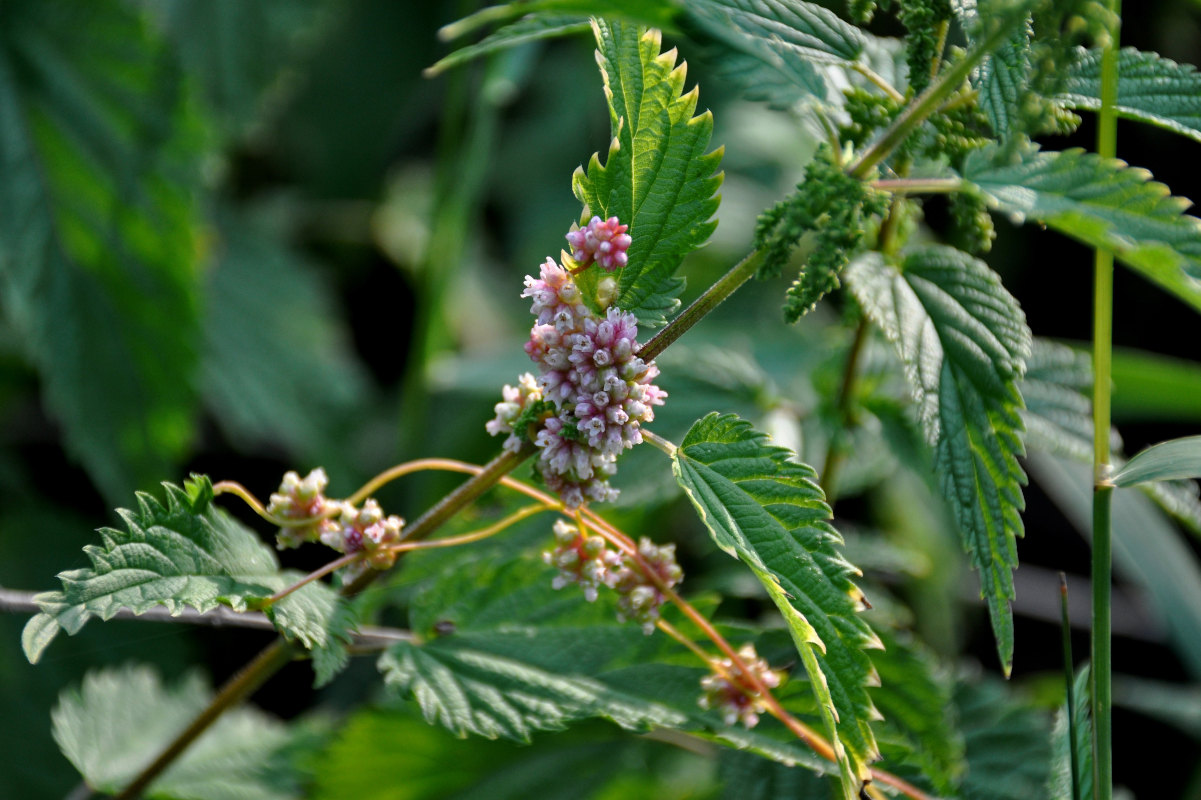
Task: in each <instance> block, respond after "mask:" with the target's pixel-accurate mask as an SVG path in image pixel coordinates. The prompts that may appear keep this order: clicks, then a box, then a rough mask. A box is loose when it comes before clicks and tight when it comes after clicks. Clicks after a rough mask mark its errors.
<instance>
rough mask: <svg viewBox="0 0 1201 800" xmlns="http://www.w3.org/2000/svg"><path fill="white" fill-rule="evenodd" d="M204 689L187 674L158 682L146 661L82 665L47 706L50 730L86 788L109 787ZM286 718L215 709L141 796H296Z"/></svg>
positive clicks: (176, 728)
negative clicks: (76, 680)
mask: <svg viewBox="0 0 1201 800" xmlns="http://www.w3.org/2000/svg"><path fill="white" fill-rule="evenodd" d="M211 699H212V692H211V691H209V689H208V687H207V686H206V685H205V683H204V680H203V679H201V678H200V677H199V676H197V675H195V674H193V675H190V676H188V677H187V678H185V679H184V680H183V681H182V682H181V683H180V684H179V685H177V686H173V687H170V688H168V687H165V686H163V684H162V682H161V681H160V680H159V677H158V675H157V674H156V673H155V672H154V671H153V670H151V669H150V668H148V667H134V666H127V667H122V668H111V669H105V670H100V671H95V672H91V673H88V675H87V676H86V677H85V678H84V680H83V685H82V686H81V687H80V688H79V689H68V690H67V691H65V692H64V693H63V694H62V695H61V696H60V698H59V701H58V705H57V706H56V707H55V709H54V711H53V712H52V714H51V718H52V719H53V723H54V738H55V740H56V741H57V742H58V744H59V747H61V748H62V751H63V754H64V755H65V756H66V757H67V758H68V759H69V760H70V761H71V763H72V764H74V765H75V768H76V769H78V770H79V772H80V773H81V774H82V775H83V777H84V780H86V781H87V784H88V786H89V787H91V788H92V789H95V790H97V791H101V792H106V793H109V792H117V791H120V790H121V789H123V788H124V787H125V786H126V785H127V784H128V783H129V782H130V781H131V780H133V778H134V777H135V776H136V775H137V774H138V773H139V772H140V771H141V770H142V768H143V767H145V766H146V765H148V764H149V763H150V762H151V761H152V760H153V759H154V757H155V756H157V755H158V753H159V751H161V750H162V748H163V746H164V745H165V744H166V743H167V742H169V741H171V739H172V738H174V737H175V736H176V735H177V734H178V733H180V732H181V731H182V730H183V729H184V728H185V727H187V725H188V724H189V723H190V722H191V721H192V720H193V718H195V717H196V715H197V714H199V713H200V712H201V711H203V710H204V708H205V707H206V706H207V705H208V704H209V701H210V700H211ZM290 741H291V735H290V734H289V732H288V729H287V728H286V726H284V725H283V723H281V722H279V721H278V720H275V719H272V718H271V717H268V716H267V715H266V714H263V713H262V712H261V711H258V710H256V709H252V708H236V709H233V710H231V711H227V712H226V713H225V714H223V715H222V716H221V717H220V718H219V719H218V720H217V721H216V723H214V724H213V726H212V727H211V728H209V729H208V730H206V731H205V732H204V733H203V734H201V736H200V738H199V739H197V740H196V742H195V743H194V744H193V745H192V746H191V747H189V748H188V749H187V750H186V751H185V752H184V753H183V755H181V756H180V757H179V758H178V759H177V760H176V761H175V762H173V763H172V764H171V766H169V767H168V768H167V770H166V771H165V772H164V773H163V774H162V775H161V776H160V777H159V778H157V779H156V780H155V781H154V782H153V783H151V784H150V787H149V789H148V796H150V797H157V798H204V800H287V798H295V797H300V796H301V794H300V786H299V780H298V777H299V776H298V774H297V773H296V771H295V770H293V769H291V768H290V766H289V765H288V763H287V757H286V753H285V750H286V748H287V746H288V744H289V743H290Z"/></svg>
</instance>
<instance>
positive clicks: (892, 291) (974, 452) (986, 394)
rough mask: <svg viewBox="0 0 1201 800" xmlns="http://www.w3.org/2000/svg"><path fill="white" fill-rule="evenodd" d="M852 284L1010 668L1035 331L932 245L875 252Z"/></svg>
mask: <svg viewBox="0 0 1201 800" xmlns="http://www.w3.org/2000/svg"><path fill="white" fill-rule="evenodd" d="M846 274H847V278H848V281H849V282H850V284H851V289H852V291H853V292H854V293H855V297H856V298H857V299H858V300H859V303H860V304H861V305H862V306H863V309H864V311H865V312H866V313H867V315H868V316H869V317H870V318H871V319H872V321H873V322H874V323H875V324H876V325H877V326H879V328H880V329H881V330H882V331H883V332H884V335H885V336H887V337H888V339H889V340H890V341H892V343H893V344H894V345H895V346H896V349H897V352H898V354H899V355H900V357H901V361H902V363H903V364H904V366H905V374H906V376H907V378H908V379H909V383H910V387H911V389H912V391H913V397H914V399H915V400H916V401H917V404H918V417H919V419H920V421H921V424H922V430H923V432H924V434H925V437H926V441H927V443H929V445H930V447H931V448H932V449H933V450H934V471H935V474H936V475H937V476H938V480H939V483H940V485H941V487H942V492H943V495H944V496H945V497H946V498H947V501H948V502H949V503H950V505H951V508H952V510H953V511H954V513H955V518H956V520H957V522H958V524H959V529H960V531H961V532H962V535H963V537H964V546H965V548H966V550H967V552H968V555H969V556H970V557H971V561H972V564H973V566H974V567H975V568H976V569H977V570H979V572H980V577H981V582H982V587H981V593H982V595H983V597H984V598H985V599H986V600H987V601H988V608H989V615H990V617H991V619H992V627H993V632H994V633H995V634H996V637H997V649H998V652H999V654H1000V656H1001V663H1002V665H1003V667H1004V669H1005V671H1006V673H1008V672H1009V669H1010V668H1011V666H1012V663H1013V614H1012V611H1011V609H1010V606H1009V604H1010V601H1011V600H1012V599H1013V596H1014V594H1013V592H1014V590H1013V570H1014V569H1015V568H1016V567H1017V546H1016V543H1015V537H1017V536H1021V535H1022V533H1023V527H1022V519H1021V511H1022V509H1023V507H1024V503H1025V501H1024V500H1023V497H1022V486H1023V485H1024V484H1025V482H1026V475H1025V473H1024V472H1023V471H1022V468H1021V466H1020V465H1019V464H1018V457H1019V456H1021V455H1023V454H1024V448H1023V445H1022V434H1023V427H1022V420H1021V417H1020V414H1019V412H1020V410H1021V408H1022V396H1021V394H1020V392H1019V391H1018V382H1019V381H1020V380H1021V377H1022V374H1023V372H1024V371H1025V362H1026V358H1027V357H1028V356H1029V354H1030V347H1031V337H1030V329H1029V328H1027V327H1026V318H1025V315H1024V314H1023V313H1022V309H1021V307H1020V306H1019V305H1018V303H1017V301H1016V300H1014V299H1013V297H1012V296H1011V295H1010V294H1009V293H1008V292H1007V291H1005V287H1003V286H1002V285H1001V281H1000V279H999V278H998V277H997V274H996V273H995V272H993V271H992V270H991V269H989V267H988V265H987V264H985V263H984V262H983V261H980V260H978V259H975V258H973V257H971V256H969V255H967V254H966V253H963V252H960V251H958V250H953V249H951V248H948V247H927V248H923V249H920V250H916V251H913V252H911V253H909V254H908V255H906V256H905V258H904V261H903V263H902V264H900V265H899V266H896V267H894V266H893V265H891V264H888V263H886V262H885V261H884V259H883V257H882V256H880V255H879V254H878V253H869V254H867V255H865V256H863V257H861V258H859V259H858V260H856V261H854V262H852V264H851V265H850V266H849V267H848V268H847V273H846Z"/></svg>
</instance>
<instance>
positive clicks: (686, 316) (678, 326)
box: [638, 250, 763, 361]
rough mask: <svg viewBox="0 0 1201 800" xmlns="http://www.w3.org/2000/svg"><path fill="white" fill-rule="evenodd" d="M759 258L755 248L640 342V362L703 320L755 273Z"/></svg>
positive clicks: (760, 258) (646, 359) (655, 354)
mask: <svg viewBox="0 0 1201 800" xmlns="http://www.w3.org/2000/svg"><path fill="white" fill-rule="evenodd" d="M762 260H763V252H762V251H760V250H755V251H753V252H752V253H751V254H750V255H748V256H747V257H746V258H744V259H742V260H741V261H739V262H738V263H737V264H735V265H734V268H733V269H731V270H730V271H729V272H727V273H726V274H725V275H723V276H722V277H721V278H719V279H718V281H717V283H715V284H713V285H712V286H710V287H709V288H708V289H706V290H705V293H704V294H702V295H701V296H700V297H698V298H697V299H696V300H694V301H693V303H692V305H690V306H688V308H686V309H684V311H683V313H681V314H680V315H679V316H678V317H676V318H675V319H673V320H672V321H671V322H670V323H669V324H668V325H667V327H666V328H664V329H663V330H661V331H659V332H658V333H657V334H655V336H654V337H653V338H652V339H651V340H650V341H649V342H647V343H646V344H644V345H643V346H642V349H641V350H639V351H638V355H639V356H640V357H641V358H642V359H643V360H644V361H653V360H654V359H655V357H656V356H658V355H659V354H660V353H662V352H663V351H664V350H666V349H667V346H668V345H669V344H671V343H672V342H674V341H675V340H676V339H679V338H680V337H681V336H683V335H684V332H685V331H687V330H688V329H689V328H691V327H692V326H693V325H695V324H696V323H698V322H700V321H701V320H702V319H704V318H705V315H706V314H708V313H709V312H710V311H712V310H713V309H715V308H717V306H718V305H720V304H721V302H722V301H723V300H725V299H726V298H727V297H729V296H730V295H732V294H734V290H735V289H737V288H738V287H739V286H741V285H742V284H744V283H746V282H747V280H749V279H750V277H751V276H752V275H754V274H755V270H757V269H759V262H760V261H762Z"/></svg>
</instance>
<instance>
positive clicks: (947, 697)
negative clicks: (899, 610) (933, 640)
mask: <svg viewBox="0 0 1201 800" xmlns="http://www.w3.org/2000/svg"><path fill="white" fill-rule="evenodd" d="M881 640H882V641H883V642H884V649H883V650H882V651H880V652H879V653H873V654H872V663H873V664H874V665H875V667H876V669H877V671H878V672H879V673H880V685H879V686H878V687H876V688H873V689H872V691H871V695H872V700H873V701H874V702H875V704H876V707H877V708H878V709H879V710H880V714H881V715H883V717H884V719H883V721H882V722H881V723H880V724H878V725H877V726H876V732H877V736H878V738H879V741H880V750H881V752H882V753H883V755H884V764H885V765H886V766H887V768H888V769H889V770H890V771H892V772H894V773H897V772H901V771H902V769H903V768H904V767H905V766H912V767H914V768H916V769H917V771H918V775H916V776H914V778H913V779H915V780H916V779H918V778H925V779H926V780H928V781H929V782H930V785H931V786H932V787H933V789H934V791H935V792H936V793H937V794H939V795H940V796H945V797H950V796H954V794H955V786H956V785H957V784H958V781H959V778H960V773H961V772H962V769H963V740H962V737H961V736H960V735H959V732H958V730H957V729H956V725H955V720H954V718H953V713H952V704H951V683H950V681H949V680H947V679H946V677H945V676H944V675H942V673H941V671H940V670H939V668H938V666H937V665H936V664H935V662H934V658H933V656H932V655H931V654H929V653H927V652H925V651H924V650H923V649H921V647H920V645H919V644H918V643H916V642H914V641H912V640H909V639H907V638H903V637H902V636H901V635H899V634H881Z"/></svg>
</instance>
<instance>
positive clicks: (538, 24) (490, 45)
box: [425, 14, 591, 77]
mask: <svg viewBox="0 0 1201 800" xmlns="http://www.w3.org/2000/svg"><path fill="white" fill-rule="evenodd" d="M590 29H591V24H590V23H589V21H588V18H587V17H585V16H579V15H559V14H530V15H529V16H526V17H524V18H522V19H520V20H518V21H516V22H514V23H512V24H511V25H506V26H504V27H503V28H500V29H498V30H496V31H493V32H492V33H490V34H488V35H487V36H485V37H484V38H483V39H481V40H480V41H478V42H476V43H475V44H472V45H468V46H466V47H461V48H459V49H458V50H456V51H454V52H453V53H451V54H450V55H448V56H445V57H444V58H441V59H439V60H438V62H437V63H436V64H434V65H433V66H431V67H428V68H427V69H426V70H425V74H426V76H427V77H432V76H435V75H440V74H442V73H443V72H445V71H446V70H448V69H453V68H454V67H457V66H459V65H460V64H465V63H466V62H468V61H472V60H474V59H476V58H479V57H480V56H484V55H487V54H489V53H494V52H497V51H499V50H505V49H508V48H510V47H516V46H517V45H521V44H526V43H528V42H537V41H541V40H543V39H553V38H556V37H559V36H574V35H575V34H578V33H584V32H585V31H588V30H590Z"/></svg>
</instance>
